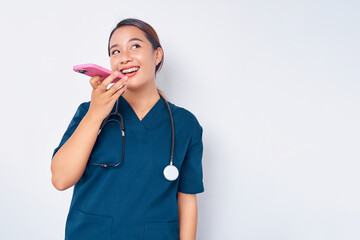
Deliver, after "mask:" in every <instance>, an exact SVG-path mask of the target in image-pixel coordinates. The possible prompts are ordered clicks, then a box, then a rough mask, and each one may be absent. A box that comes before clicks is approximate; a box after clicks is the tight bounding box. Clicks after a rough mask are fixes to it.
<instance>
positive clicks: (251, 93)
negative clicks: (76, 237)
mask: <svg viewBox="0 0 360 240" xmlns="http://www.w3.org/2000/svg"><path fill="white" fill-rule="evenodd" d="M359 12H360V3H359V1H355V0H354V1H350V0H348V1H344V0H341V1H340V0H338V1H331V0H329V1H319V0H316V1H314V0H312V1H310V0H305V1H265V0H264V1H259V0H252V1H250V0H249V1H235V0H233V1H229V0H228V1H224V0H222V1H184V0H183V1H174V2H172V1H145V0H137V1H89V0H87V1H25V0H24V1H19V0H15V1H7V2H5V1H3V2H1V4H0V13H1V14H0V31H1V40H0V41H1V44H0V63H1V67H0V69H1V70H2V71H1V94H0V104H1V106H0V107H1V126H2V131H1V135H0V141H1V145H0V146H1V151H0V163H1V167H0V189H1V197H0V216H1V217H0V239H63V238H64V227H65V220H66V216H67V212H68V208H69V204H70V200H71V196H72V188H71V189H68V190H66V191H63V192H61V191H57V190H56V189H55V188H54V187H53V186H52V184H51V172H50V163H51V157H52V153H53V150H54V148H55V147H57V146H58V144H59V142H60V140H61V137H62V135H63V133H64V131H65V130H66V127H67V126H68V124H69V122H70V120H71V118H72V117H73V115H74V113H75V111H76V108H77V107H78V105H79V104H80V103H81V102H84V101H89V100H90V96H91V86H90V84H89V81H88V80H89V78H88V77H85V76H81V75H80V74H77V73H75V72H73V70H72V66H73V65H76V64H83V63H96V64H99V65H103V66H105V67H108V68H110V65H109V58H108V56H107V41H108V37H109V34H110V32H111V30H112V29H113V27H115V25H116V23H117V22H119V21H121V20H122V19H124V18H128V17H134V18H139V19H141V20H144V21H146V22H148V23H149V24H150V25H152V26H153V27H154V28H155V30H156V31H157V33H158V35H159V37H160V41H161V44H162V46H163V48H164V53H165V61H164V65H163V69H162V70H161V72H160V73H159V74H158V75H157V83H158V87H159V88H160V89H162V90H163V91H165V92H166V93H167V96H168V98H169V100H170V101H171V102H173V103H175V104H176V105H178V106H182V107H185V108H187V109H188V110H190V111H191V112H193V113H194V114H195V115H196V117H197V118H198V120H199V122H200V124H201V125H202V127H203V129H204V134H203V142H204V156H203V170H204V186H205V192H204V193H201V194H199V195H197V198H198V204H199V213H198V214H199V218H198V230H197V236H198V239H201V240H204V239H206V240H213V239H216V240H217V239H227V240H229V239H246V240H248V239H249V240H257V239H264V240H265V239H266V240H269V239H274V240H282V239H284V240H285V239H286V240H287V239H291V240H293V239H294V240H295V239H296V240H297V239H299V240H300V239H316V240H319V239H326V240H332V239H339V240H346V239H360V230H359V229H360V228H359V226H360V204H359V202H360V191H359V181H360V175H359V169H360V163H359V157H360V150H359V149H360V148H359V144H360V137H359V136H360V127H359V122H360V113H359V107H360V97H359V96H360V94H359V90H360V82H359V80H360V70H359V69H360V68H359V66H360V57H359V56H360V47H359V42H360V31H359V29H360V28H359V24H360V14H359Z"/></svg>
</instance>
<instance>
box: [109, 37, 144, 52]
mask: <svg viewBox="0 0 360 240" xmlns="http://www.w3.org/2000/svg"><path fill="white" fill-rule="evenodd" d="M131 41H141V42H143V40H141V39H140V38H130V39H129V41H128V43H129V42H131ZM118 46H119V45H118V44H114V45H112V46H111V47H110V49H112V48H113V47H118Z"/></svg>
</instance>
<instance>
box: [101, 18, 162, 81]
mask: <svg viewBox="0 0 360 240" xmlns="http://www.w3.org/2000/svg"><path fill="white" fill-rule="evenodd" d="M122 26H134V27H137V28H139V29H140V30H142V31H143V32H144V33H145V36H146V38H147V39H148V40H149V41H150V42H151V45H152V47H153V49H154V50H156V49H157V48H158V47H161V44H160V40H159V37H158V35H157V33H156V32H155V30H154V29H153V28H152V27H151V26H150V25H149V24H148V23H146V22H144V21H141V20H139V19H136V18H127V19H124V20H121V21H120V22H119V23H118V24H117V25H116V27H115V28H114V29H113V30H112V31H111V33H110V37H109V42H108V55H109V57H110V39H111V36H112V35H113V33H114V32H115V30H116V29H118V28H119V27H122ZM161 49H162V47H161ZM162 50H163V49H162ZM163 52H164V50H163ZM163 62H164V53H163V57H162V59H161V61H160V62H159V63H158V65H156V68H155V74H156V73H157V72H158V71H160V69H161V67H162V65H163Z"/></svg>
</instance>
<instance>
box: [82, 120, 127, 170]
mask: <svg viewBox="0 0 360 240" xmlns="http://www.w3.org/2000/svg"><path fill="white" fill-rule="evenodd" d="M122 150H123V140H122V132H121V128H120V124H119V123H117V122H114V121H111V122H108V123H107V124H106V125H105V126H104V127H103V129H102V130H101V132H100V134H99V135H98V137H97V139H96V142H95V144H94V147H93V149H92V152H91V154H90V157H89V162H92V163H105V164H111V165H115V164H117V163H118V162H119V161H120V160H121V154H122Z"/></svg>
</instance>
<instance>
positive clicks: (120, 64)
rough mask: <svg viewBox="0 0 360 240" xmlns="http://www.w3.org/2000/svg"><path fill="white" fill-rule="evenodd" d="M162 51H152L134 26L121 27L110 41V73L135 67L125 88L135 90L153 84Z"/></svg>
mask: <svg viewBox="0 0 360 240" xmlns="http://www.w3.org/2000/svg"><path fill="white" fill-rule="evenodd" d="M161 58H162V51H161V48H160V47H159V48H158V49H157V50H156V51H154V50H153V48H152V46H151V43H150V41H149V40H148V39H147V38H146V36H145V33H144V32H143V31H142V30H140V29H138V28H137V27H134V26H123V27H120V28H118V29H116V30H115V32H114V33H113V35H112V36H111V39H110V65H111V70H112V71H116V70H117V71H121V70H124V69H129V68H132V67H136V69H138V70H137V71H136V72H133V73H128V74H124V73H123V72H122V71H121V72H122V74H124V75H126V76H128V84H127V88H128V89H129V90H130V89H136V88H140V87H145V86H146V85H147V84H149V83H152V84H155V67H156V65H157V64H158V63H159V62H160V61H161Z"/></svg>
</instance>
